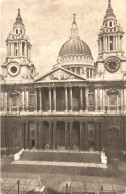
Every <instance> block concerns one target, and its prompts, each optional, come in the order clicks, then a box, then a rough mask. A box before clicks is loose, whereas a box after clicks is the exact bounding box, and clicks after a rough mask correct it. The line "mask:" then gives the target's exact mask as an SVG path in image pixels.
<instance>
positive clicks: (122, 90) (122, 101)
mask: <svg viewBox="0 0 126 194" xmlns="http://www.w3.org/2000/svg"><path fill="white" fill-rule="evenodd" d="M125 98H126V96H125ZM123 107H124V89H123V88H122V89H121V113H123V110H124V108H123Z"/></svg>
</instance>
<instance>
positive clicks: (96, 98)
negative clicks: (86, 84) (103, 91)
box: [95, 88, 98, 111]
mask: <svg viewBox="0 0 126 194" xmlns="http://www.w3.org/2000/svg"><path fill="white" fill-rule="evenodd" d="M95 110H96V111H97V110H98V89H97V88H95Z"/></svg>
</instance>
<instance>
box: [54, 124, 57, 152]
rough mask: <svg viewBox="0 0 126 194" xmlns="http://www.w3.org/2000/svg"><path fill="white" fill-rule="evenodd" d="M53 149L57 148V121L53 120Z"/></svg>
mask: <svg viewBox="0 0 126 194" xmlns="http://www.w3.org/2000/svg"><path fill="white" fill-rule="evenodd" d="M53 149H54V150H56V149H57V122H56V121H54V122H53Z"/></svg>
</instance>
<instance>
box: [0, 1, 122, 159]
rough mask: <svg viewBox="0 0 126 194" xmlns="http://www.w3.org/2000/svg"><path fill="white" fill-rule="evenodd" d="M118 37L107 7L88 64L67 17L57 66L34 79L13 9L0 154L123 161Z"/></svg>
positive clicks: (86, 53)
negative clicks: (100, 156) (67, 32)
mask: <svg viewBox="0 0 126 194" xmlns="http://www.w3.org/2000/svg"><path fill="white" fill-rule="evenodd" d="M123 35H124V32H123V30H122V28H121V27H120V25H119V24H118V21H117V19H116V16H115V15H114V12H113V9H112V6H111V1H110V0H109V2H108V8H107V11H106V14H105V17H104V19H103V25H102V27H101V29H100V31H99V34H98V49H99V51H98V58H97V61H96V62H95V61H94V59H93V56H92V53H91V50H90V48H89V46H88V45H87V44H86V43H85V42H84V41H83V40H81V39H80V37H79V35H78V27H77V23H76V18H75V14H74V18H73V23H72V28H71V36H70V38H69V40H68V41H67V42H65V43H64V44H63V46H62V47H61V49H60V51H59V55H58V59H57V64H56V65H54V66H53V68H52V70H51V71H50V72H48V73H47V74H46V75H43V76H40V77H36V69H35V65H34V64H33V63H32V61H31V54H30V53H31V43H30V40H29V38H28V37H27V36H26V31H25V26H24V24H23V20H22V17H21V14H20V9H18V14H17V17H16V21H15V23H14V25H13V30H12V31H11V32H10V33H9V35H8V37H7V39H6V45H7V57H6V60H5V62H4V63H3V64H2V75H1V79H2V82H1V149H2V152H3V153H5V154H11V153H12V154H14V153H16V152H18V151H19V150H20V149H22V148H24V149H29V150H32V149H37V150H44V151H46V150H50V151H54V150H57V151H73V152H74V151H75V152H80V151H81V152H101V151H102V150H103V149H104V150H105V152H106V154H108V155H109V156H114V157H121V156H125V154H126V57H125V56H124V51H123V49H122V42H123Z"/></svg>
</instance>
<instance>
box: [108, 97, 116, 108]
mask: <svg viewBox="0 0 126 194" xmlns="http://www.w3.org/2000/svg"><path fill="white" fill-rule="evenodd" d="M109 104H110V106H117V95H116V94H111V95H110V96H109Z"/></svg>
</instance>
